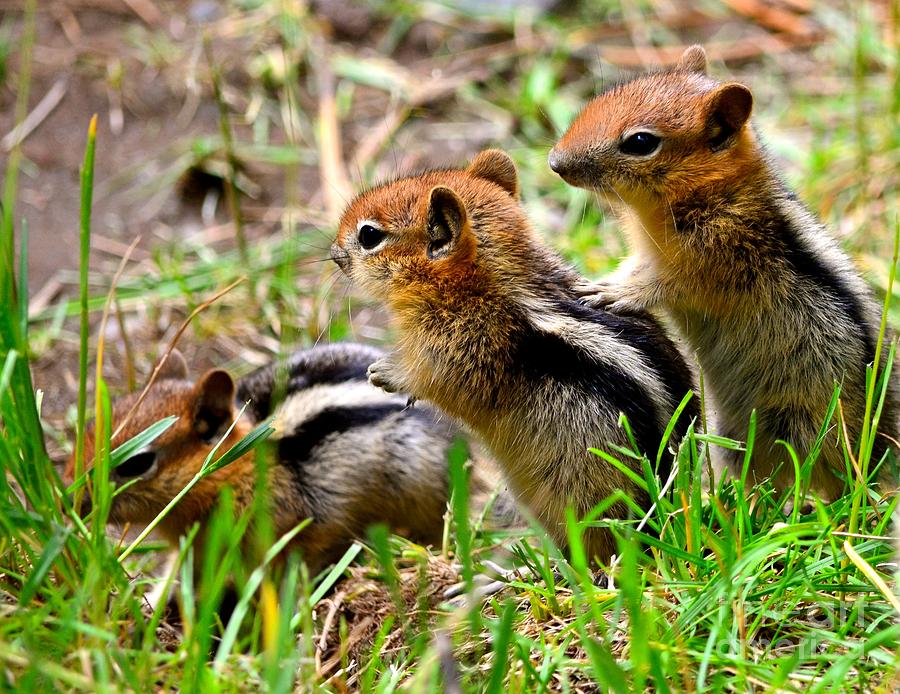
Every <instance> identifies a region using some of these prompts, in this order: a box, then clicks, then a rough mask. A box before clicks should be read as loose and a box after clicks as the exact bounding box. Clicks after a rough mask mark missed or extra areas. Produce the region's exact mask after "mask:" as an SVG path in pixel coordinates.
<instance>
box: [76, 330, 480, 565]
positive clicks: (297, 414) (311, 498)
mask: <svg viewBox="0 0 900 694" xmlns="http://www.w3.org/2000/svg"><path fill="white" fill-rule="evenodd" d="M382 356H383V352H381V351H380V350H378V349H375V348H373V347H366V346H363V345H356V344H334V345H325V346H320V347H315V348H312V349H308V350H305V351H300V352H297V353H295V354H294V355H292V356H291V357H290V359H289V360H288V361H287V363H286V364H285V365H284V372H283V373H284V375H285V377H286V380H285V382H284V389H283V392H284V395H283V398H281V399H280V400H279V401H278V402H277V403H276V401H275V400H274V399H273V398H274V395H275V393H276V392H277V388H276V384H277V383H278V379H279V371H278V367H277V365H271V366H267V367H264V368H262V369H260V370H258V371H256V372H255V373H252V374H250V375H248V376H246V377H244V378H242V379H240V380H239V381H238V383H237V385H235V383H234V381H233V380H232V378H231V376H230V375H229V374H228V373H227V372H226V371H223V370H221V369H215V370H212V371H209V372H207V373H206V374H204V375H203V376H202V377H201V378H200V379H199V380H198V381H197V382H192V381H190V380H188V374H187V367H186V365H185V363H184V360H183V359H182V358H180V357H171V356H170V361H171V362H172V366H166V367H164V368H165V371H164V372H163V373H162V374H161V375H160V377H159V379H158V380H157V382H156V383H155V384H154V385H153V386H152V387H151V388H150V390H149V392H148V395H147V397H146V398H145V400H144V402H143V403H142V404H141V406H140V407H139V408H138V409H137V410H136V413H135V415H134V416H133V417H132V418H131V420H130V422H129V423H128V425H127V426H126V427H125V429H124V431H122V433H121V434H120V435H119V436H116V437H115V439H114V440H113V445H114V446H115V445H119V444H121V443H123V442H124V441H127V440H128V439H130V438H132V437H134V436H135V435H136V434H138V433H140V432H141V431H143V430H145V429H146V428H147V427H149V426H150V425H152V424H153V423H155V422H157V421H159V420H161V419H163V418H165V417H167V416H170V415H177V416H178V421H177V422H175V424H174V425H173V426H172V427H171V428H170V429H168V430H167V431H166V432H164V433H163V434H162V435H161V436H160V437H159V438H157V439H156V440H155V441H154V442H153V443H152V444H151V445H150V446H149V447H148V448H146V449H145V450H143V451H141V452H139V453H136V454H135V455H133V456H132V457H131V458H129V459H128V460H126V461H125V462H124V463H123V464H122V465H120V466H119V467H117V468H116V469H115V470H113V471H112V473H111V478H112V480H113V481H114V482H115V483H116V484H117V485H123V484H125V483H126V482H130V481H132V480H136V482H135V483H134V484H132V485H130V486H129V487H128V488H127V489H124V490H122V491H121V492H120V493H119V494H118V495H117V496H116V497H115V499H114V500H113V503H112V509H111V513H110V518H109V519H110V521H111V522H113V523H119V524H123V523H135V524H143V525H146V524H147V523H149V522H150V521H151V520H153V519H154V518H155V517H156V516H157V515H158V514H159V513H160V512H161V511H162V510H163V508H164V507H165V506H166V504H168V503H169V502H170V501H171V500H172V499H173V498H174V497H175V495H176V494H178V493H179V492H180V491H181V490H182V489H183V488H184V486H185V485H186V484H187V483H188V481H189V480H191V478H193V476H194V475H195V474H196V473H197V472H198V471H199V470H200V467H201V465H202V464H203V462H204V460H205V459H206V457H207V456H208V455H209V453H210V451H211V450H212V448H213V446H214V445H215V444H216V443H217V442H218V441H219V440H220V439H221V438H222V436H224V434H225V432H226V430H227V429H228V427H229V426H230V425H231V423H232V422H233V421H234V419H235V417H236V416H237V414H238V411H239V409H240V407H242V406H243V404H244V403H246V402H248V401H249V402H250V406H249V408H248V411H247V412H246V413H245V414H244V416H243V417H241V418H240V419H239V420H238V422H237V424H236V425H235V427H234V429H233V430H232V432H231V433H230V434H229V435H228V437H227V438H226V439H225V440H224V441H223V442H222V444H221V446H220V448H219V451H218V454H217V456H216V457H219V456H221V455H222V454H224V453H225V452H226V451H227V450H228V449H229V448H230V447H231V446H233V445H234V444H236V443H237V442H238V441H240V440H241V438H243V437H244V436H245V435H246V434H248V433H249V432H250V431H251V429H252V428H253V426H254V425H255V424H257V423H258V422H260V421H262V420H264V419H265V418H266V417H268V416H269V415H271V414H274V417H273V420H272V424H273V427H274V428H275V433H274V434H273V435H272V439H273V442H274V446H273V448H274V450H275V452H276V455H275V458H276V459H275V461H274V462H273V463H271V464H270V467H269V469H268V476H269V481H268V485H267V491H268V494H269V495H270V499H269V505H270V507H271V509H272V519H273V525H274V528H273V530H274V532H275V536H276V537H278V536H281V535H282V534H284V533H285V532H287V531H289V530H290V529H291V528H293V527H294V526H296V525H297V524H298V523H300V522H301V521H303V520H304V519H306V518H311V519H312V523H311V524H310V525H309V526H308V527H306V528H304V529H303V530H302V531H301V532H300V533H299V534H298V535H297V536H296V539H295V540H294V542H293V543H292V545H291V547H292V548H294V549H299V550H300V552H301V554H302V555H303V557H304V559H305V561H306V562H307V564H308V565H309V567H310V570H311V572H313V573H315V572H317V571H318V570H320V569H321V568H322V567H323V566H324V565H326V564H327V563H328V562H329V561H332V560H334V559H335V558H336V557H339V556H340V555H341V553H342V552H343V551H344V550H345V549H346V548H347V547H348V546H349V544H350V543H351V541H352V540H353V539H356V538H365V533H366V528H367V526H369V525H370V524H372V523H385V524H387V525H389V526H390V527H391V528H392V529H393V530H394V531H395V532H398V533H402V534H405V535H407V536H409V537H411V538H413V539H415V540H418V541H421V542H426V543H427V542H431V543H437V542H439V540H440V538H441V534H442V530H443V525H444V513H445V510H446V505H447V496H448V474H447V456H448V450H449V448H450V446H451V444H452V442H453V440H454V438H455V437H456V436H458V434H459V432H458V430H457V429H456V427H455V426H454V425H453V424H452V423H451V422H450V421H449V418H447V417H446V416H445V415H442V414H441V413H438V412H436V411H435V410H433V409H430V408H428V407H416V408H413V409H410V408H408V407H407V406H406V403H407V398H406V397H404V396H401V395H392V394H388V393H385V392H384V391H382V390H381V389H379V388H375V387H373V386H372V385H370V384H369V383H368V382H367V380H366V368H367V367H368V366H369V364H371V363H372V362H373V361H376V360H377V359H379V358H380V357H382ZM136 398H137V394H133V395H128V396H125V397H122V398H119V399H117V400H115V401H114V403H113V410H112V425H113V429H115V427H116V426H117V424H118V423H119V422H121V421H122V420H123V419H124V418H125V416H126V413H127V412H128V411H129V410H130V409H131V406H132V405H133V404H134V402H135V400H136ZM94 445H95V444H94V433H93V429H92V428H91V429H89V430H88V434H87V436H86V443H85V459H86V460H91V459H92V457H93V452H94ZM73 472H74V457H73V459H72V460H70V461H69V464H68V466H67V468H66V475H65V477H66V478H67V480H68V482H69V483H71V482H72V477H73ZM493 477H494V476H493V475H492V474H491V472H490V469H489V465H488V463H487V462H486V461H479V463H478V465H477V466H476V468H475V470H474V472H473V475H472V491H473V493H475V494H480V495H483V497H482V499H481V500H482V501H484V500H486V497H487V495H488V494H489V493H490V491H491V490H490V488H489V487H490V483H491V481H493ZM255 484H256V467H255V462H254V453H253V452H252V451H251V452H249V453H247V454H246V455H244V456H243V457H241V458H239V459H238V460H236V461H234V462H233V463H231V464H229V465H227V466H225V467H224V468H222V469H221V470H218V471H216V472H214V473H212V474H211V475H210V476H209V477H206V478H204V479H202V480H201V481H200V482H199V483H198V484H197V485H196V486H195V487H194V488H193V489H192V490H191V491H190V492H189V493H188V494H187V496H186V497H185V498H184V499H183V500H182V501H181V502H180V503H179V504H178V505H176V506H175V507H174V508H173V509H172V511H171V512H170V513H169V514H168V515H167V516H166V518H165V519H164V520H163V521H162V523H161V524H160V525H159V531H160V532H161V534H162V535H163V536H164V537H165V538H166V539H167V540H168V541H169V542H170V543H172V544H173V546H176V547H177V542H178V539H179V538H180V537H181V536H182V535H183V534H184V533H185V532H186V531H187V530H188V529H189V528H190V527H191V526H192V525H193V524H194V523H197V522H201V523H202V522H203V521H204V519H205V518H206V517H207V516H208V515H209V514H210V513H211V512H212V510H213V508H214V507H215V505H216V503H217V501H218V499H219V495H220V492H221V491H222V489H223V488H224V487H225V486H229V487H231V489H232V490H233V492H234V502H235V508H236V510H237V511H239V512H240V511H243V510H244V509H246V508H247V507H248V506H249V505H250V503H251V502H252V499H253V496H254V493H255Z"/></svg>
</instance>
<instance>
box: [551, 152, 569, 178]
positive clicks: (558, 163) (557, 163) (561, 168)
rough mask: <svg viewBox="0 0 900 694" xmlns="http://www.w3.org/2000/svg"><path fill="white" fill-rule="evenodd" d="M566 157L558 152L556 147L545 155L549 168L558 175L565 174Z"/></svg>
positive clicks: (567, 162)
mask: <svg viewBox="0 0 900 694" xmlns="http://www.w3.org/2000/svg"><path fill="white" fill-rule="evenodd" d="M568 159H569V158H568V157H567V156H566V155H565V154H563V153H562V152H560V151H559V150H558V149H556V147H554V148H553V149H551V150H550V155H549V156H548V157H547V163H548V164H549V165H550V168H551V169H553V171H555V172H556V173H558V174H559V175H560V176H562V175H563V174H565V172H566V169H567V168H568V164H569V161H568Z"/></svg>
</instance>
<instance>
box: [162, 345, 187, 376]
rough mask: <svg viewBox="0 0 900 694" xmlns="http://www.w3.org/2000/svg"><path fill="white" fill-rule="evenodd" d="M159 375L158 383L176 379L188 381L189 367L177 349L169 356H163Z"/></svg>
mask: <svg viewBox="0 0 900 694" xmlns="http://www.w3.org/2000/svg"><path fill="white" fill-rule="evenodd" d="M160 364H161V366H160V369H159V374H158V375H157V377H156V380H158V381H165V380H167V379H175V380H179V381H186V380H187V377H188V365H187V362H186V361H185V360H184V355H183V354H182V353H181V352H179V351H178V350H177V349H173V350H172V351H171V352H169V354H168V355H165V354H164V355H163V357H162V359H161V360H160Z"/></svg>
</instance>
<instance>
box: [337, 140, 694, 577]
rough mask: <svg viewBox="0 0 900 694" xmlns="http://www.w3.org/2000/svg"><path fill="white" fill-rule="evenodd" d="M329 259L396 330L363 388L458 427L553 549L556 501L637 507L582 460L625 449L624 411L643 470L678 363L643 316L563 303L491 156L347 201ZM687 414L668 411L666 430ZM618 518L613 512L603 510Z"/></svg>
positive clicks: (591, 547)
mask: <svg viewBox="0 0 900 694" xmlns="http://www.w3.org/2000/svg"><path fill="white" fill-rule="evenodd" d="M332 257H333V258H334V260H335V262H337V264H338V265H339V266H340V267H341V269H342V270H343V271H344V272H345V273H346V274H347V275H348V276H349V277H350V278H351V279H352V280H353V281H354V282H356V283H358V284H359V285H361V286H362V287H363V288H365V289H366V290H367V291H369V292H371V294H373V295H374V296H376V297H378V298H380V299H382V300H384V301H385V302H386V303H387V305H388V307H389V308H390V310H391V313H392V318H393V320H394V323H395V325H396V328H397V333H398V345H397V348H396V351H395V352H393V353H392V354H390V355H389V356H387V357H384V358H382V359H379V360H378V361H377V362H375V363H374V364H373V365H372V367H371V368H370V369H369V374H370V380H371V381H372V382H373V383H375V384H378V385H380V386H382V387H383V388H385V389H387V390H389V391H403V392H408V393H410V394H412V395H413V396H415V397H417V398H422V399H424V400H428V401H431V402H433V403H434V404H436V405H437V406H438V407H440V408H442V409H444V410H446V411H447V412H448V413H450V414H451V415H453V416H454V417H458V418H459V419H460V420H462V421H463V422H465V423H466V424H467V425H468V426H469V427H470V428H471V429H473V430H474V431H475V432H476V433H477V434H478V435H480V437H481V439H482V440H483V442H484V443H485V445H486V446H487V448H488V450H489V451H490V452H491V453H492V454H493V456H494V458H495V460H496V461H497V462H498V464H499V466H500V467H501V469H502V471H503V473H504V474H505V476H506V478H507V482H508V483H509V485H510V488H511V490H512V491H513V493H514V494H515V495H517V496H518V498H519V499H520V500H521V501H523V502H524V504H525V505H526V506H527V507H528V508H529V509H530V511H531V512H532V513H533V514H534V515H535V516H536V517H537V518H538V519H539V520H540V521H541V522H542V523H543V524H544V526H545V527H546V528H547V530H548V531H549V532H550V534H551V535H552V536H553V538H554V539H555V540H557V541H558V542H560V543H563V542H564V540H565V536H566V529H565V513H564V510H565V507H566V505H567V504H571V505H572V506H573V508H574V510H575V511H576V513H578V514H579V515H580V516H584V515H585V514H586V513H588V512H589V511H590V510H591V509H592V508H593V507H594V506H596V505H597V504H599V503H600V502H602V501H603V500H604V499H606V498H607V497H609V496H610V495H612V494H613V493H614V492H615V491H616V490H617V489H619V490H623V491H624V492H625V493H627V494H629V495H630V496H631V497H632V498H634V499H635V501H636V502H637V503H638V504H640V505H641V506H642V507H643V508H647V506H648V503H649V500H648V499H647V497H646V494H644V493H643V492H642V491H641V490H639V489H638V488H637V486H636V485H635V484H634V483H633V482H632V481H631V480H630V479H629V478H628V477H627V476H626V475H624V474H622V473H620V472H619V471H618V470H617V469H616V468H615V467H613V466H612V465H610V464H609V463H607V462H606V461H604V460H602V459H601V458H599V457H597V456H596V455H594V454H592V453H591V452H589V450H588V449H589V448H591V447H600V448H607V449H608V447H609V446H610V445H618V446H626V447H629V448H630V447H631V446H630V445H629V442H628V438H627V436H626V432H625V430H624V428H623V427H622V426H621V425H620V424H619V421H618V420H619V415H620V413H625V414H626V415H627V416H628V420H629V422H630V425H631V430H632V432H633V434H634V438H635V440H636V442H637V446H638V448H639V449H640V450H641V451H643V452H646V453H648V454H649V455H650V457H651V459H653V460H655V458H656V451H657V449H658V447H659V445H660V441H661V438H662V436H663V433H664V429H665V428H666V425H667V423H668V422H669V421H670V418H671V416H672V414H673V411H674V410H675V409H676V407H677V406H678V404H679V402H680V401H681V400H682V398H683V397H684V396H685V395H686V394H687V393H688V392H689V391H690V390H691V379H690V375H689V373H688V370H687V367H686V365H685V363H684V361H683V360H682V358H681V355H680V354H679V352H678V350H677V349H676V347H675V345H674V344H672V342H671V341H670V340H669V339H668V337H666V335H665V334H664V332H663V330H662V329H661V328H660V326H659V325H658V324H657V322H656V321H655V320H654V319H653V318H651V317H650V316H649V315H642V316H628V317H624V316H617V315H614V314H612V313H609V312H607V311H604V310H596V309H592V308H589V307H586V306H583V305H581V304H580V303H579V302H578V297H577V296H576V295H575V293H574V290H573V286H574V285H575V283H576V282H578V281H580V277H579V276H578V275H577V274H576V273H575V272H574V271H573V270H572V269H570V268H569V267H567V266H566V265H565V264H564V263H563V261H562V260H561V259H560V258H559V257H558V256H557V255H555V254H554V253H553V252H552V251H550V250H549V249H548V248H547V247H546V246H545V245H544V244H543V243H542V242H541V240H540V239H539V238H538V236H537V235H536V234H535V233H534V231H533V230H532V228H531V226H530V224H529V222H528V219H527V218H526V216H525V214H524V211H523V210H522V207H521V206H520V204H519V201H518V179H517V173H516V169H515V166H514V164H513V162H512V160H511V159H510V158H509V157H508V156H507V155H506V154H504V153H503V152H500V151H497V150H488V151H484V152H482V153H481V154H479V155H478V156H477V157H476V158H475V160H474V161H473V162H472V164H471V165H470V166H469V167H468V168H467V169H465V170H453V169H448V170H437V171H428V172H426V173H423V174H420V175H416V176H410V177H407V178H401V179H399V180H396V181H394V182H392V183H387V184H385V185H382V186H378V187H375V188H373V189H371V190H369V191H367V192H364V193H362V194H361V195H359V196H358V197H357V198H356V199H355V200H354V201H353V202H351V203H350V205H349V207H348V208H347V210H346V211H345V212H344V214H343V216H342V218H341V221H340V226H339V231H338V235H337V240H336V242H335V244H334V245H333V246H332ZM691 402H693V401H691ZM695 414H696V409H695V408H693V407H690V408H689V410H688V411H687V412H684V413H682V417H681V420H680V426H679V427H678V428H677V432H678V433H677V434H676V435H681V434H682V433H683V432H684V430H685V428H686V426H687V423H688V422H689V421H690V419H691V418H692V417H693V416H694V415H695ZM666 458H667V455H663V467H664V468H665V465H667V464H668V461H667V460H666ZM625 460H626V464H628V465H629V466H630V467H631V468H632V469H634V470H636V471H637V472H638V474H640V468H639V465H638V463H637V462H635V461H634V460H633V459H630V458H625ZM659 472H660V475H661V476H663V477H665V475H666V474H667V471H666V469H662V470H660V471H659ZM628 513H629V510H628V506H627V505H626V504H625V503H623V502H621V501H617V502H616V503H615V504H614V505H613V506H612V507H611V508H610V509H608V511H607V513H606V515H607V517H610V516H611V517H617V518H623V517H627V516H628ZM584 539H585V545H586V546H585V549H586V550H587V551H588V552H589V555H592V556H595V557H598V558H600V559H601V561H605V560H606V559H608V558H609V556H610V554H611V553H613V552H614V551H615V549H616V545H615V541H614V538H613V536H612V534H611V533H610V532H609V530H608V529H606V528H597V527H593V528H589V529H588V531H587V533H586V534H585V538H584Z"/></svg>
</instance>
